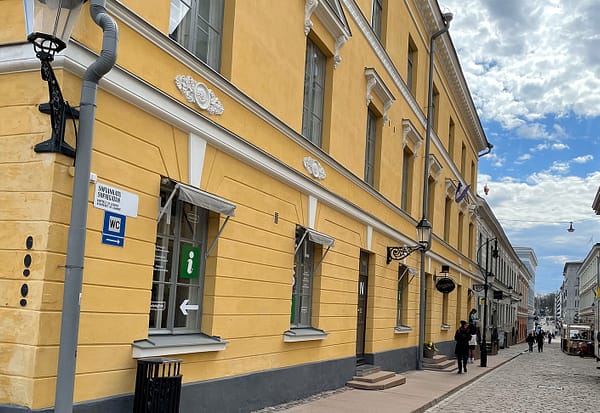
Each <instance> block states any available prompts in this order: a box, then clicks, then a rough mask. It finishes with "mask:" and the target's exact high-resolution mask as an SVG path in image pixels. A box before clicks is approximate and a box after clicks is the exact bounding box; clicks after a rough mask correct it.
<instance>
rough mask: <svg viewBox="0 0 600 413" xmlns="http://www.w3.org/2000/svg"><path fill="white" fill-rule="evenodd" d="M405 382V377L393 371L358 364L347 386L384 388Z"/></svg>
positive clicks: (370, 388) (365, 388)
mask: <svg viewBox="0 0 600 413" xmlns="http://www.w3.org/2000/svg"><path fill="white" fill-rule="evenodd" d="M404 383H406V377H404V376H403V375H401V374H396V373H394V372H393V371H385V370H381V368H380V367H377V366H369V365H366V366H360V367H358V368H357V371H356V375H355V376H354V377H352V380H350V381H348V382H347V383H346V385H347V386H350V387H353V388H355V389H362V390H384V389H389V388H391V387H396V386H399V385H401V384H404Z"/></svg>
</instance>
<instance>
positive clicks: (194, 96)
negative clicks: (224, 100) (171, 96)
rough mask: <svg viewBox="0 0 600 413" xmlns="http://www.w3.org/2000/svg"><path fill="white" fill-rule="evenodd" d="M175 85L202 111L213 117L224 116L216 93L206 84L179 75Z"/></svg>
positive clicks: (176, 77)
mask: <svg viewBox="0 0 600 413" xmlns="http://www.w3.org/2000/svg"><path fill="white" fill-rule="evenodd" d="M175 84H176V85H177V89H179V91H180V92H181V94H182V95H183V96H184V97H185V99H186V100H187V101H188V102H192V103H196V105H197V106H198V107H199V108H200V109H202V110H205V111H207V112H208V113H210V114H211V115H222V114H223V112H224V111H225V109H224V108H223V105H222V104H221V101H220V100H219V98H218V97H217V96H216V95H215V92H213V91H212V90H211V89H209V88H207V87H206V85H205V84H204V83H201V82H196V81H195V80H194V78H193V77H191V76H183V75H177V76H175Z"/></svg>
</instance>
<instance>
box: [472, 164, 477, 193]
mask: <svg viewBox="0 0 600 413" xmlns="http://www.w3.org/2000/svg"><path fill="white" fill-rule="evenodd" d="M471 185H473V186H474V187H475V188H477V168H476V167H475V162H473V161H471Z"/></svg>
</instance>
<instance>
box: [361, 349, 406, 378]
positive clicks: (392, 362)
mask: <svg viewBox="0 0 600 413" xmlns="http://www.w3.org/2000/svg"><path fill="white" fill-rule="evenodd" d="M365 361H366V362H367V363H368V364H373V365H374V366H379V367H381V368H382V369H383V370H387V371H394V372H396V373H401V372H403V371H408V370H415V369H416V368H417V349H416V347H409V348H403V349H398V350H390V351H384V352H381V353H374V354H365Z"/></svg>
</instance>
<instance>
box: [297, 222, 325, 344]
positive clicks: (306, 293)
mask: <svg viewBox="0 0 600 413" xmlns="http://www.w3.org/2000/svg"><path fill="white" fill-rule="evenodd" d="M333 242H334V240H333V238H331V237H328V236H327V235H324V234H321V233H319V232H317V231H314V230H312V229H308V228H303V227H301V226H297V227H296V243H295V245H296V250H295V254H294V281H293V287H292V309H291V317H290V324H291V327H292V329H294V328H297V329H303V328H310V327H312V312H313V294H314V291H313V288H314V282H315V274H316V273H317V272H318V271H319V268H320V266H321V263H322V262H323V259H324V258H325V255H326V254H327V252H328V251H329V248H331V247H332V246H333ZM323 246H325V247H327V250H326V251H325V253H324V254H323ZM321 333H323V334H325V333H324V332H321ZM311 334H312V333H311Z"/></svg>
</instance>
